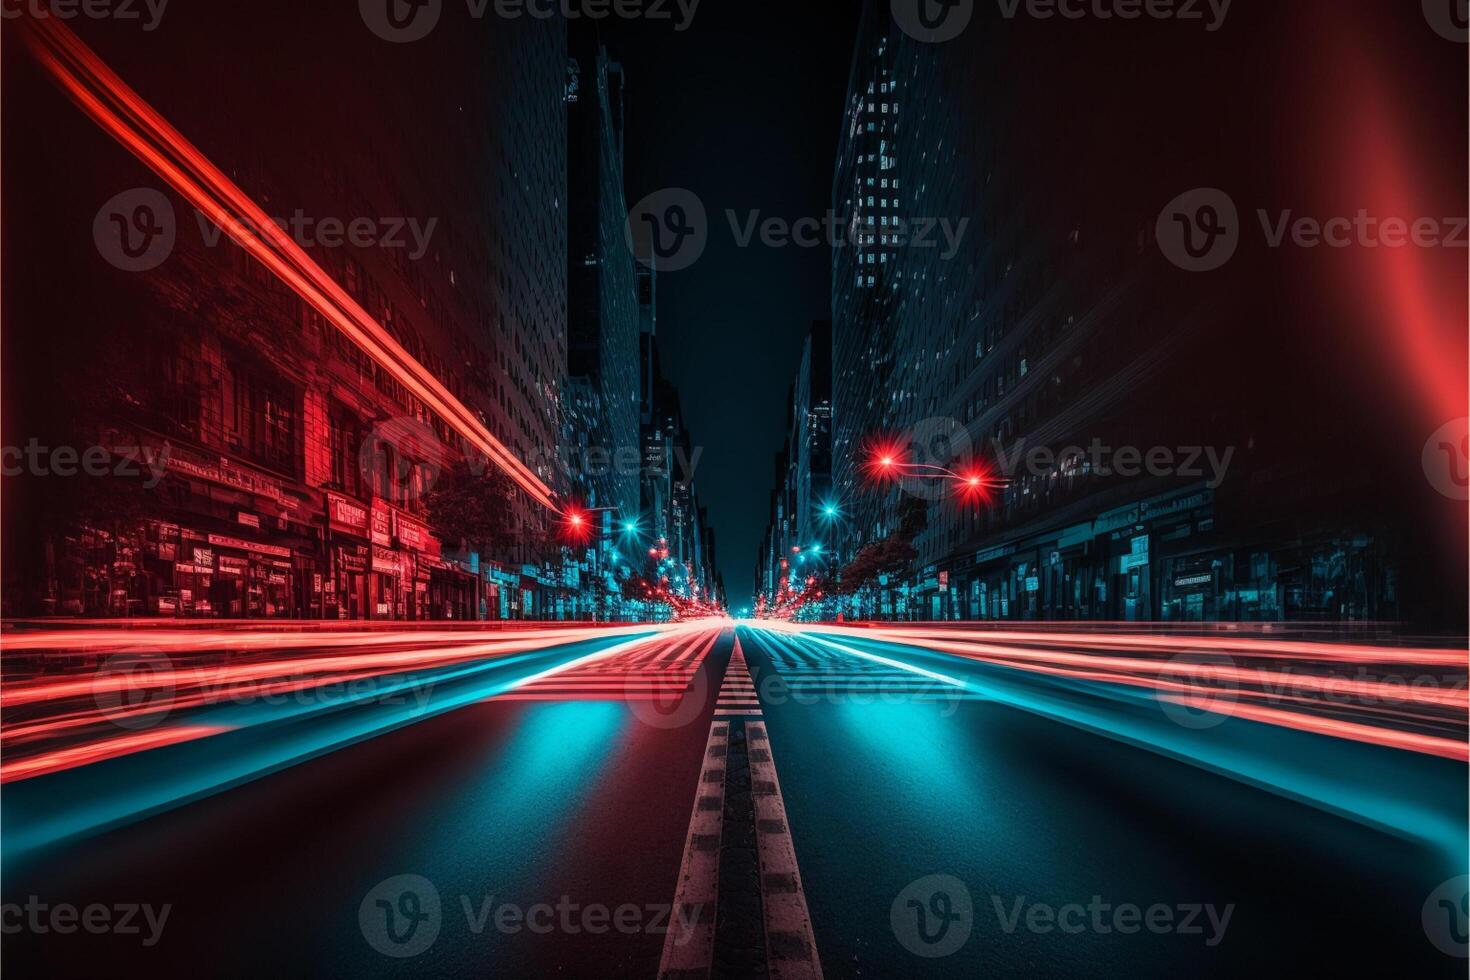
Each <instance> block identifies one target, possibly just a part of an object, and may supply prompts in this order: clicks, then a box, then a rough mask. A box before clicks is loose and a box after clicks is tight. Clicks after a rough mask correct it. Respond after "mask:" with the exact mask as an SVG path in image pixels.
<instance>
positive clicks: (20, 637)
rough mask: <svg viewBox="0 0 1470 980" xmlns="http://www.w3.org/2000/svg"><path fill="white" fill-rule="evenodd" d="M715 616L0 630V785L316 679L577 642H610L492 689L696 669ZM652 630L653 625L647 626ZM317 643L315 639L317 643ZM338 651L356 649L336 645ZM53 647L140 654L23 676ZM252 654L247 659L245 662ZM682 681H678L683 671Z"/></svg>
mask: <svg viewBox="0 0 1470 980" xmlns="http://www.w3.org/2000/svg"><path fill="white" fill-rule="evenodd" d="M724 625H725V624H724V622H723V621H720V622H717V623H713V624H712V623H710V622H695V623H687V624H683V623H681V624H676V625H665V626H615V627H603V626H588V627H582V628H553V629H547V628H538V627H533V628H530V629H525V630H515V631H512V632H510V633H509V634H508V635H506V636H502V637H497V638H496V639H494V640H490V641H485V640H484V639H483V637H482V636H481V635H480V634H479V633H477V632H464V631H461V632H453V631H423V632H419V631H413V630H393V631H378V630H367V631H364V632H352V631H341V630H338V631H334V632H330V633H322V632H316V631H303V632H299V633H285V634H281V633H274V632H266V631H264V630H256V631H254V632H238V631H230V630H195V629H180V630H172V631H171V630H166V629H165V630H128V629H102V630H93V631H87V630H64V631H55V632H48V631H39V630H38V631H35V632H30V631H10V632H7V634H6V643H5V652H4V656H5V667H6V676H7V681H6V684H5V689H4V691H3V699H0V705H3V708H4V716H3V726H0V743H3V748H4V750H5V753H4V754H5V759H4V762H3V764H0V783H7V782H11V781H14V780H18V779H28V778H32V777H35V776H40V775H44V774H46V773H52V772H60V771H63V770H66V769H73V768H76V767H79V766H85V765H90V764H92V763H94V762H100V761H103V760H106V759H113V758H118V757H120V756H124V755H132V754H134V753H137V752H144V751H147V750H150V749H155V748H161V747H163V746H168V745H175V744H178V743H181V742H186V741H193V740H196V739H200V738H206V737H208V736H211V735H217V734H220V733H222V732H228V731H233V730H236V729H237V728H239V727H240V726H241V723H240V722H238V721H236V722H232V723H229V724H222V723H212V722H211V720H210V719H209V717H208V716H207V715H196V716H193V717H190V718H187V719H181V720H177V721H175V720H173V719H172V718H171V717H170V716H173V715H175V714H176V713H178V712H183V711H196V712H197V711H201V710H204V711H207V710H208V709H210V708H215V707H223V708H229V707H231V706H238V705H240V704H242V703H254V704H260V705H265V706H267V707H269V706H270V705H272V704H279V703H283V702H284V701H289V699H288V698H285V697H284V696H286V695H290V694H293V693H298V692H311V691H321V690H322V689H327V690H329V691H330V690H331V689H343V690H347V691H351V690H354V689H355V688H354V685H357V688H356V689H359V690H364V691H365V696H368V697H381V696H383V695H384V694H387V693H391V692H393V691H396V690H397V689H398V687H399V686H401V684H403V683H408V682H409V678H407V677H405V675H409V674H411V673H412V672H417V671H427V670H433V669H442V668H449V667H455V666H457V665H465V666H471V667H472V666H475V665H478V664H481V663H484V664H491V663H493V662H495V661H505V660H507V659H508V658H511V657H514V656H517V655H523V654H538V653H546V654H554V653H555V651H556V649H557V648H561V647H566V646H569V645H571V644H575V643H580V642H587V641H595V640H609V639H611V640H619V639H622V642H613V643H610V644H609V645H608V646H606V647H605V648H604V649H601V650H597V651H595V652H593V653H590V654H588V655H586V656H583V657H578V658H576V659H574V660H572V661H570V662H568V663H564V664H559V665H557V666H554V667H552V668H550V669H548V670H544V671H541V672H539V673H532V674H531V675H530V676H527V677H523V678H520V679H519V680H516V681H514V682H512V683H510V684H509V686H508V688H507V690H506V691H505V692H503V693H501V694H499V695H491V697H492V698H497V697H498V698H511V699H514V697H513V696H514V692H515V691H517V690H520V689H521V688H524V687H531V688H532V689H533V690H534V689H535V688H536V685H537V684H541V685H542V687H543V688H544V686H545V684H544V682H547V681H549V679H551V678H555V677H558V676H560V675H563V674H565V673H566V672H567V671H571V670H574V669H576V668H583V667H586V666H587V665H589V664H598V665H599V667H602V666H604V664H603V663H602V662H603V661H607V662H608V664H610V668H609V669H611V670H613V671H614V672H616V671H617V670H618V669H620V665H622V666H626V667H627V668H628V669H633V668H642V667H644V666H646V665H647V664H649V663H651V662H656V663H662V662H667V663H668V664H669V666H670V667H672V668H676V669H677V670H679V671H682V670H684V669H685V668H688V667H690V666H691V662H692V666H693V667H697V666H698V662H699V661H702V660H703V657H704V656H705V655H706V654H707V653H708V651H709V647H710V646H712V645H713V641H714V636H713V635H712V634H717V632H718V630H719V629H722V628H723V627H724ZM650 632H652V633H655V634H656V635H653V636H648V635H647V634H649V633H650ZM623 638H626V639H623ZM156 640H166V641H169V644H168V646H167V647H160V646H159V645H156V644H155V642H154V641H156ZM706 640H708V642H707V643H706V642H705V641H706ZM286 646H296V647H298V648H300V649H295V650H292V651H291V654H290V655H289V656H287V657H284V658H270V659H260V658H261V657H269V655H270V653H272V652H274V651H279V650H280V649H281V648H282V647H286ZM319 647H321V648H325V649H324V650H320V651H319V650H318V649H317V648H319ZM343 647H348V648H357V649H348V650H346V651H343V650H342V649H341V648H343ZM162 648H168V649H169V650H170V653H169V654H168V655H164V654H162V653H161V652H159V651H160V649H162ZM61 651H75V652H83V651H85V652H86V653H88V654H100V653H104V652H109V651H110V652H111V653H112V654H114V655H117V654H121V655H124V656H126V654H127V653H129V652H133V653H137V654H139V655H140V657H143V658H145V659H140V661H139V664H138V666H139V669H137V670H128V669H126V667H124V668H122V669H119V670H118V671H117V672H115V673H110V672H108V671H106V670H103V671H97V672H88V673H85V674H83V675H80V676H78V675H76V674H73V675H70V676H62V677H55V676H46V675H36V676H30V677H26V676H25V673H26V670H25V668H26V667H27V666H30V665H32V664H33V662H36V661H37V660H38V659H39V660H42V661H54V660H55V658H56V657H57V656H59V655H60V653H61ZM225 653H233V654H234V655H235V656H236V658H241V659H235V660H231V661H223V662H215V663H205V664H198V663H196V664H193V665H191V664H189V663H188V659H187V658H190V657H191V656H192V657H193V658H194V659H195V660H196V661H197V660H199V659H201V658H205V657H210V656H218V655H221V654H225ZM150 654H151V657H149V656H148V655H150ZM696 654H697V657H696V656H695V655H696ZM252 656H253V657H255V658H256V659H243V658H248V657H252ZM242 659H243V662H242ZM680 676H683V675H682V674H681V675H680ZM10 678H16V679H10ZM684 679H685V681H686V685H687V679H688V678H687V676H686V677H685V678H684ZM369 681H378V682H379V683H377V684H376V686H374V685H372V684H365V683H364V682H369ZM605 686H606V685H604V687H605ZM602 693H603V694H606V691H605V690H604V691H602ZM633 693H635V689H634V688H632V687H631V686H627V693H625V694H624V695H623V696H622V697H621V698H619V699H620V700H627V699H629V697H630V696H631V695H632V694H633ZM563 699H564V700H565V699H567V698H563ZM573 699H575V698H573ZM602 699H606V698H605V697H604V698H602ZM350 701H351V698H350V697H347V698H346V699H345V700H344V699H340V698H339V699H336V700H334V699H332V698H328V697H326V696H325V695H323V697H322V698H321V700H320V704H321V705H322V706H323V707H327V708H330V707H333V706H335V705H339V704H341V703H349V702H350ZM274 717H275V713H274V712H273V711H269V710H268V711H266V712H264V713H263V714H262V717H261V718H260V721H261V722H268V721H270V720H272V719H273V718H274ZM166 719H167V720H168V721H167V723H165V720H166ZM143 725H148V726H150V727H148V729H147V730H146V731H136V732H128V733H127V734H122V735H119V734H117V732H118V729H119V727H121V728H127V727H129V726H133V727H141V726H143Z"/></svg>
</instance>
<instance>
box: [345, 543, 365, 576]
mask: <svg viewBox="0 0 1470 980" xmlns="http://www.w3.org/2000/svg"><path fill="white" fill-rule="evenodd" d="M367 567H368V556H367V549H366V548H343V549H342V570H343V571H346V572H365V571H367Z"/></svg>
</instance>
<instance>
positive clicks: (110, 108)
mask: <svg viewBox="0 0 1470 980" xmlns="http://www.w3.org/2000/svg"><path fill="white" fill-rule="evenodd" d="M19 25H20V26H21V27H22V28H24V35H25V37H26V39H27V41H28V42H29V45H30V48H31V50H32V51H33V52H34V54H35V55H36V57H37V59H38V60H39V61H40V62H41V64H42V65H43V66H44V67H45V68H46V70H47V71H48V72H50V74H51V75H52V76H54V77H55V79H56V81H57V82H58V83H59V84H60V85H61V87H62V89H63V90H64V91H65V92H66V93H67V94H68V95H69V96H70V97H71V98H72V100H73V101H74V102H76V104H77V105H78V106H79V107H80V108H81V109H82V111H83V112H85V113H86V114H87V115H88V116H90V117H91V118H92V119H93V120H94V121H95V122H97V124H98V125H100V126H101V127H102V128H103V129H104V130H105V131H106V132H107V133H108V134H109V135H111V136H112V137H113V138H114V139H116V140H117V141H118V142H119V143H121V144H122V145H123V146H124V147H125V148H126V149H127V150H129V151H130V152H131V153H133V154H134V155H135V156H136V157H138V159H139V160H141V161H143V163H145V164H146V165H147V166H148V167H149V168H150V169H152V170H153V171H154V172H155V173H157V174H158V175H159V176H160V177H162V178H163V179H164V180H165V181H167V182H168V183H169V185H171V186H172V187H173V188H174V189H175V190H176V191H178V193H179V194H181V195H182V196H183V197H184V198H185V199H186V200H187V201H188V202H189V203H190V204H191V205H193V206H194V207H195V208H197V209H198V210H199V211H200V213H202V214H204V215H205V216H206V217H208V218H209V220H211V221H212V222H214V223H215V224H216V225H218V226H219V227H220V228H221V229H222V230H223V231H224V232H225V233H226V234H228V235H229V236H230V237H231V238H232V239H233V240H234V241H235V242H236V243H238V244H239V245H240V247H242V248H244V249H245V250H246V251H247V252H249V253H250V254H251V255H252V256H254V257H255V258H256V259H257V260H259V261H260V263H261V264H262V265H264V266H265V267H266V268H267V269H269V270H270V271H271V272H272V273H274V274H275V275H276V276H277V277H278V278H280V280H281V281H282V282H284V283H285V284H286V285H287V286H289V287H290V288H291V289H292V290H293V291H294V292H295V293H296V294H297V295H298V296H300V297H301V298H302V299H303V300H305V301H306V302H307V303H309V304H310V305H311V306H312V307H313V308H315V309H316V310H317V311H318V312H319V313H321V315H322V316H324V317H326V318H327V320H328V321H330V322H331V323H332V325H333V326H335V327H336V328H337V329H339V330H341V331H342V333H343V334H345V335H346V336H347V337H348V338H349V339H350V340H351V341H352V342H353V343H354V344H356V345H357V346H358V347H360V348H361V349H362V351H363V352H364V353H365V354H366V355H367V356H368V357H369V358H371V359H372V360H373V361H374V362H375V363H376V364H377V365H378V366H379V367H381V368H382V369H383V370H385V371H387V372H388V373H389V374H391V375H392V376H393V377H394V378H395V379H397V380H398V381H399V382H401V383H402V384H403V385H404V387H405V388H407V389H408V390H409V391H411V392H412V393H413V394H414V396H415V397H416V398H418V399H419V400H420V401H422V402H423V403H424V404H425V405H427V406H428V407H429V408H431V409H432V410H433V411H434V412H436V413H437V414H438V415H439V416H440V417H441V418H443V419H444V420H445V422H446V423H448V424H449V425H450V426H451V427H452V428H453V429H454V430H455V432H457V433H458V434H459V435H460V436H462V437H463V438H464V439H465V440H466V441H467V442H468V443H469V444H470V445H472V446H473V447H475V448H476V449H477V450H479V451H480V452H483V453H484V454H485V455H486V456H487V457H488V458H489V459H490V460H491V462H493V463H495V465H497V466H498V467H500V469H502V470H503V471H504V472H505V473H506V475H508V476H509V477H510V478H511V479H512V480H513V481H514V482H515V483H516V485H518V486H519V487H520V488H521V489H522V490H524V491H525V492H526V493H527V494H528V495H529V496H530V497H531V498H532V499H533V500H535V501H536V502H538V503H540V504H541V505H542V506H544V507H547V508H549V509H550V510H553V511H559V510H560V508H559V506H558V504H557V502H556V499H555V496H554V494H553V493H552V491H551V489H550V488H548V487H547V486H546V484H545V483H543V482H542V481H541V479H540V478H539V477H538V476H537V475H536V474H535V473H534V472H532V471H531V469H530V468H529V467H527V466H526V465H525V463H523V462H521V460H519V459H518V458H516V456H515V455H514V454H513V453H511V451H510V450H509V449H507V448H506V447H505V446H504V445H503V444H502V443H501V442H500V441H499V440H498V439H496V438H495V436H493V435H492V434H491V433H490V431H489V430H488V429H487V428H485V426H484V424H483V423H482V422H480V420H479V419H478V418H477V417H476V416H475V414H474V413H473V412H472V411H471V410H470V408H469V407H468V406H466V405H465V404H464V403H463V402H461V401H460V400H459V399H458V398H456V397H455V396H454V395H453V394H451V393H450V391H449V390H448V389H447V388H446V387H445V386H444V385H443V384H442V383H441V382H440V381H439V379H437V378H436V377H434V375H433V374H432V373H431V372H430V371H429V370H428V369H427V368H426V367H424V365H422V364H421V363H419V362H418V361H417V360H415V359H414V357H413V356H412V355H410V354H409V353H408V351H406V350H405V349H404V348H403V347H402V346H401V345H400V344H399V343H398V342H397V341H396V340H395V339H394V338H393V337H392V335H391V334H389V333H388V332H387V331H386V330H384V329H383V327H382V326H381V325H380V324H379V323H378V322H377V321H376V320H374V319H373V318H372V316H371V315H369V314H368V312H367V311H366V310H364V309H363V308H362V306H361V305H359V304H358V303H357V301H356V300H354V299H353V298H352V297H351V296H350V295H349V294H348V293H347V292H346V290H344V289H343V288H342V287H341V286H339V285H338V284H337V283H336V282H335V281H334V280H333V279H332V278H331V276H329V275H328V274H327V273H326V271H325V270H323V269H322V268H321V266H319V265H318V264H317V263H316V262H315V261H313V260H312V259H311V257H310V256H309V255H307V254H306V252H305V251H304V250H303V249H302V248H301V247H300V246H299V245H298V244H297V243H296V242H295V241H293V240H292V239H291V238H290V236H289V235H287V234H286V232H285V231H284V230H282V229H281V228H280V227H279V226H278V225H277V224H276V223H275V222H274V221H273V220H272V219H271V218H270V216H269V215H267V214H266V213H265V212H264V211H263V210H262V209H261V208H260V207H259V206H258V205H256V203H255V202H254V201H253V200H251V199H250V197H249V196H247V195H246V194H245V193H244V191H242V190H241V189H240V188H239V187H237V186H236V185H235V184H234V182H232V181H231V180H230V179H229V178H228V177H227V176H226V175H225V174H224V173H223V172H222V171H221V170H220V169H219V168H218V167H216V166H215V165H214V164H213V163H212V162H210V160H209V159H208V158H206V157H205V156H204V155H203V154H202V153H200V152H199V150H198V149H196V148H195V147H194V146H193V144H191V143H190V142H189V141H188V140H187V139H186V138H185V137H184V136H183V135H182V134H180V133H179V132H178V130H176V129H174V128H173V126H171V125H170V124H169V123H168V122H167V121H166V120H165V119H164V118H163V117H162V116H161V115H160V114H159V113H158V112H157V111H156V110H154V109H153V107H152V106H150V105H149V104H148V103H146V102H145V101H143V99H142V98H140V97H139V96H138V94H137V93H136V92H134V91H133V90H132V89H131V88H129V87H128V85H127V84H126V83H125V82H123V80H122V79H121V78H119V77H118V76H117V75H116V74H115V73H114V72H113V71H112V70H111V69H110V68H108V67H107V65H106V64H105V63H104V62H103V61H102V59H100V58H99V57H98V56H97V55H96V53H95V52H93V51H92V50H91V49H90V48H88V47H87V46H86V45H85V44H83V43H82V42H81V40H80V39H79V38H77V36H76V35H75V34H74V33H72V31H71V30H70V29H69V28H67V27H66V26H65V25H64V24H62V23H61V22H60V21H59V20H58V19H57V18H55V17H51V16H40V17H37V16H34V15H33V14H29V13H27V14H26V15H24V16H22V17H21V18H20V20H19Z"/></svg>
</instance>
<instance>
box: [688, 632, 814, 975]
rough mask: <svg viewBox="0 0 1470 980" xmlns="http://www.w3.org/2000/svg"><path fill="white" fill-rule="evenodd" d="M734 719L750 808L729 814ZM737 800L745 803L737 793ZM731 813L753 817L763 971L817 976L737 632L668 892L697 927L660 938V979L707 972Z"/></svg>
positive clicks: (766, 742)
mask: <svg viewBox="0 0 1470 980" xmlns="http://www.w3.org/2000/svg"><path fill="white" fill-rule="evenodd" d="M732 725H743V726H744V735H745V738H744V739H740V740H738V741H737V747H738V746H747V747H748V748H747V749H746V755H747V758H748V760H749V765H750V788H751V797H750V799H751V801H752V806H753V809H754V813H753V814H750V813H745V814H732V813H731V812H729V811H730V807H729V806H727V803H728V802H730V801H727V800H726V797H725V778H726V761H727V757H728V755H729V753H730V749H731V726H732ZM735 800H739V801H742V802H743V799H742V797H739V796H737V797H735ZM731 818H735V819H740V818H744V819H752V818H753V820H754V823H755V838H756V857H757V861H758V863H759V873H760V874H759V876H760V897H761V910H762V918H763V920H764V926H765V940H766V971H767V973H768V975H769V976H770V977H772V978H777V980H784V978H790V980H821V977H822V964H821V960H820V959H819V958H818V956H817V944H816V941H815V940H814V939H813V936H812V922H811V915H810V913H809V912H808V910H807V904H806V894H805V892H804V891H803V890H802V885H801V872H800V871H799V870H798V868H797V864H796V848H795V846H794V845H793V844H792V841H791V829H790V826H789V823H788V821H787V818H786V805H785V802H784V800H783V798H782V796H781V784H780V781H779V780H778V779H777V777H776V763H775V759H774V758H773V757H772V754H771V744H770V739H769V736H768V734H767V732H766V726H765V722H764V720H763V719H762V716H761V707H760V700H759V698H758V697H757V695H756V690H755V684H754V683H753V681H752V680H751V676H750V668H749V667H748V666H747V664H746V662H745V654H744V652H743V651H742V650H741V648H740V639H739V637H738V636H737V637H736V639H735V650H734V652H733V653H732V654H731V657H730V665H729V667H728V669H727V670H726V673H725V679H724V683H723V684H722V685H721V687H720V696H719V701H718V703H717V707H716V709H715V720H714V722H713V723H712V724H711V726H710V733H709V740H708V742H707V744H706V747H705V756H704V766H703V771H702V774H701V776H700V783H699V788H698V790H697V791H696V793H695V799H694V814H693V816H692V817H691V818H690V821H689V834H688V837H687V839H686V841H685V845H684V862H683V866H682V867H681V868H680V870H679V885H678V889H677V891H676V893H675V896H674V901H675V908H676V909H677V910H678V911H679V914H680V915H682V916H683V917H684V920H685V921H693V922H695V923H696V925H695V928H694V930H693V933H692V935H690V936H688V937H687V938H686V939H685V940H684V941H683V942H682V943H681V942H679V941H678V940H677V939H676V936H675V933H674V932H672V931H671V932H670V933H669V934H668V936H667V937H666V938H665V940H664V951H663V959H662V961H661V963H660V964H659V977H660V978H661V980H685V978H696V977H699V978H704V977H709V976H710V971H711V969H712V967H713V964H714V955H715V925H716V916H715V912H716V909H717V908H718V903H719V893H720V880H719V879H720V846H721V841H722V839H723V836H724V835H723V825H724V821H725V820H726V819H731Z"/></svg>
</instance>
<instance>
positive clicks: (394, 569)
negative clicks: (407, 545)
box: [373, 545, 399, 575]
mask: <svg viewBox="0 0 1470 980" xmlns="http://www.w3.org/2000/svg"><path fill="white" fill-rule="evenodd" d="M373 571H375V572H382V573H383V574H384V575H397V574H398V571H399V569H398V552H396V551H394V550H393V549H392V548H384V547H383V546H381V545H374V546H373Z"/></svg>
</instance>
